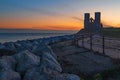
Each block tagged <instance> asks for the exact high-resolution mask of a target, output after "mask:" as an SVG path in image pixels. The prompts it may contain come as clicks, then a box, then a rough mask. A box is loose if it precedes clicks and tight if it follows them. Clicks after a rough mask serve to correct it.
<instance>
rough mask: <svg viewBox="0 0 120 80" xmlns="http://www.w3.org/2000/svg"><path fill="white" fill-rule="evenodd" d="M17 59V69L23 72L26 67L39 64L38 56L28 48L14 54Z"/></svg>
mask: <svg viewBox="0 0 120 80" xmlns="http://www.w3.org/2000/svg"><path fill="white" fill-rule="evenodd" d="M14 58H15V59H16V61H17V63H18V64H17V71H18V72H20V73H21V74H23V73H24V72H25V71H26V70H27V69H30V68H32V67H35V66H39V65H40V57H39V56H36V55H34V54H32V53H31V52H29V51H28V50H25V51H22V52H20V53H18V54H15V55H14Z"/></svg>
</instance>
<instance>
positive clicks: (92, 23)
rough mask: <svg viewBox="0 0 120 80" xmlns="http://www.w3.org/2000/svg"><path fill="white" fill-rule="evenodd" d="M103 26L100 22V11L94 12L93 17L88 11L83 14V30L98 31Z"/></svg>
mask: <svg viewBox="0 0 120 80" xmlns="http://www.w3.org/2000/svg"><path fill="white" fill-rule="evenodd" d="M102 28H103V26H102V24H101V13H100V12H95V19H93V18H92V17H90V13H85V15H84V30H85V31H87V32H93V33H100V32H101V30H102Z"/></svg>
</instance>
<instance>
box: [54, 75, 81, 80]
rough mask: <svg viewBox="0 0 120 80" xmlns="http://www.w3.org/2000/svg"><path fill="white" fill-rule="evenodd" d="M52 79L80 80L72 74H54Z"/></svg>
mask: <svg viewBox="0 0 120 80" xmlns="http://www.w3.org/2000/svg"><path fill="white" fill-rule="evenodd" d="M53 80H80V78H79V77H78V76H77V75H74V74H60V75H56V76H55V77H54V79H53Z"/></svg>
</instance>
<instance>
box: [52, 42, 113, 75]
mask: <svg viewBox="0 0 120 80" xmlns="http://www.w3.org/2000/svg"><path fill="white" fill-rule="evenodd" d="M52 49H53V51H54V52H55V53H56V54H57V56H58V57H59V62H60V63H61V65H62V67H63V71H65V72H69V73H74V74H78V75H79V74H82V75H92V74H96V73H100V72H103V71H105V70H108V69H111V68H114V67H115V64H114V63H113V61H112V59H111V58H110V57H108V56H105V55H102V54H97V53H94V52H91V51H89V50H87V49H84V48H79V47H76V46H74V45H72V44H71V43H70V42H61V43H57V44H54V45H52Z"/></svg>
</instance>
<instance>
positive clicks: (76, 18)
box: [71, 16, 84, 21]
mask: <svg viewBox="0 0 120 80" xmlns="http://www.w3.org/2000/svg"><path fill="white" fill-rule="evenodd" d="M71 18H73V19H75V20H79V21H84V20H83V19H82V18H79V17H75V16H74V17H71Z"/></svg>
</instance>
